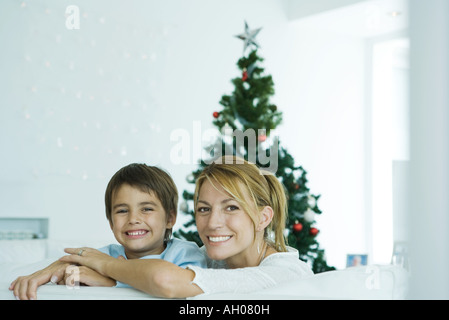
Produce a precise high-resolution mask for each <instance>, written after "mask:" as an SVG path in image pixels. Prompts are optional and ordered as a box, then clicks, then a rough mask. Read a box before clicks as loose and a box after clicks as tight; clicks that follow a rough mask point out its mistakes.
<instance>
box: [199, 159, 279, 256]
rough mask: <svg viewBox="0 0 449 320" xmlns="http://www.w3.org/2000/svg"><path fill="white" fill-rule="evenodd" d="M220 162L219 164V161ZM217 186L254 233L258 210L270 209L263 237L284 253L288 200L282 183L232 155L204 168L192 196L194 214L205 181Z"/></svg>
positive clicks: (270, 174)
mask: <svg viewBox="0 0 449 320" xmlns="http://www.w3.org/2000/svg"><path fill="white" fill-rule="evenodd" d="M220 160H221V161H220ZM206 180H207V181H209V182H210V183H211V184H212V185H214V183H218V184H219V185H220V186H221V187H222V188H223V189H224V190H225V191H226V192H227V193H229V194H230V195H231V196H232V197H233V198H234V199H235V200H236V201H237V202H238V203H239V204H240V205H241V206H242V208H243V210H244V211H245V212H246V213H247V214H248V216H249V217H250V218H251V220H252V222H253V225H254V234H255V233H256V225H257V222H258V220H259V217H260V216H259V214H260V211H261V210H262V209H263V208H264V207H265V206H270V207H271V208H272V209H273V213H274V214H273V219H272V221H271V223H270V224H269V225H268V227H267V228H266V229H265V232H264V238H265V241H267V242H268V243H269V244H271V245H272V246H273V247H274V248H275V249H276V250H277V251H279V252H285V251H287V247H286V243H285V238H284V229H285V223H286V219H287V197H286V194H285V189H284V186H283V185H282V183H281V182H280V181H279V180H278V179H277V178H276V177H275V176H274V175H273V174H272V173H270V172H268V171H263V170H262V169H260V168H258V167H257V166H256V165H255V164H253V163H250V162H248V161H246V160H243V159H241V158H238V157H235V156H224V157H222V158H221V159H219V160H218V161H215V162H213V163H212V164H210V165H209V166H207V167H206V168H205V169H204V170H203V171H202V172H201V174H200V175H199V177H198V178H197V180H196V188H195V194H194V202H195V211H196V206H197V202H198V196H199V192H200V189H201V186H202V185H203V183H204V182H205V181H206ZM241 185H243V186H244V187H245V189H246V191H247V192H248V194H249V195H250V197H251V200H252V201H253V203H254V207H255V208H257V211H256V212H255V211H254V210H253V209H251V207H250V206H249V204H248V203H247V201H246V199H245V196H244V193H243V190H242V189H241Z"/></svg>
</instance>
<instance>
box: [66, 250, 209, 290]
mask: <svg viewBox="0 0 449 320" xmlns="http://www.w3.org/2000/svg"><path fill="white" fill-rule="evenodd" d="M81 249H83V251H82V253H81V256H80V255H78V254H79V252H80V250H81ZM65 252H67V253H70V255H68V256H64V257H62V258H61V259H59V260H60V261H63V262H69V263H76V264H80V265H84V266H87V267H89V268H92V269H94V270H96V271H97V272H99V273H100V274H102V275H104V276H106V277H110V278H112V279H115V280H117V281H120V282H124V283H127V284H129V285H130V286H132V287H134V288H136V289H138V290H141V291H143V292H146V293H148V294H151V295H153V296H158V297H164V298H185V297H192V296H195V295H198V294H200V293H203V291H202V290H201V289H200V288H199V287H198V286H196V285H195V284H192V281H193V278H194V276H195V274H194V272H193V271H192V270H189V269H184V268H181V267H179V266H177V265H175V264H173V263H171V262H168V261H165V260H160V259H131V260H121V259H115V258H112V257H110V256H108V255H107V254H104V253H101V252H100V251H98V250H95V249H91V248H68V249H65Z"/></svg>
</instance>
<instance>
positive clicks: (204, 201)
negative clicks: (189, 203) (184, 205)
mask: <svg viewBox="0 0 449 320" xmlns="http://www.w3.org/2000/svg"><path fill="white" fill-rule="evenodd" d="M200 202H202V203H204V204H206V205H208V206H210V203H209V202H207V201H206V200H198V203H200Z"/></svg>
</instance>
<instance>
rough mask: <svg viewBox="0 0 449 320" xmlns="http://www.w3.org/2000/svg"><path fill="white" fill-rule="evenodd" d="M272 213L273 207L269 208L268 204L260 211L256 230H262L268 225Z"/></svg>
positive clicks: (271, 218)
mask: <svg viewBox="0 0 449 320" xmlns="http://www.w3.org/2000/svg"><path fill="white" fill-rule="evenodd" d="M273 215H274V212H273V208H271V207H270V206H265V207H264V208H263V209H262V211H261V219H260V221H259V224H258V226H257V230H258V231H262V230H264V229H265V228H266V227H268V225H269V224H270V223H271V220H273Z"/></svg>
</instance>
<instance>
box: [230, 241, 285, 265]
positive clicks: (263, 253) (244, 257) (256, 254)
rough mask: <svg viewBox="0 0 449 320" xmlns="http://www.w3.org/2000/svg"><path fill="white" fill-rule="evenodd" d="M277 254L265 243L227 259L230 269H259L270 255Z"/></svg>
mask: <svg viewBox="0 0 449 320" xmlns="http://www.w3.org/2000/svg"><path fill="white" fill-rule="evenodd" d="M274 252H276V250H274V249H273V248H272V247H270V246H269V245H268V244H267V243H266V242H265V241H262V242H259V243H254V244H253V245H251V246H249V247H248V248H247V249H246V250H244V251H242V252H240V253H239V254H237V255H235V256H232V257H229V258H228V259H226V260H225V261H226V265H227V266H228V268H230V269H237V268H246V267H257V266H258V265H259V264H260V263H261V262H262V261H263V259H265V258H266V257H267V256H268V255H270V254H273V253H274Z"/></svg>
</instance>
